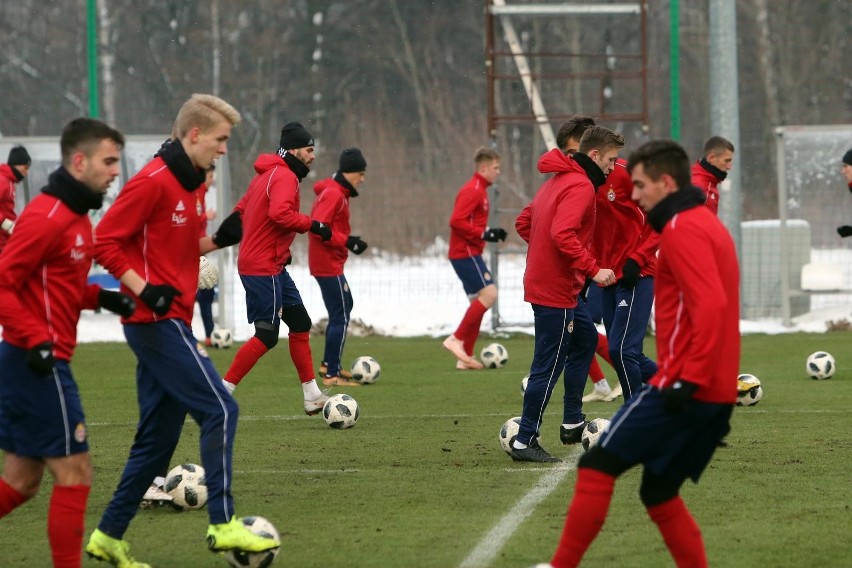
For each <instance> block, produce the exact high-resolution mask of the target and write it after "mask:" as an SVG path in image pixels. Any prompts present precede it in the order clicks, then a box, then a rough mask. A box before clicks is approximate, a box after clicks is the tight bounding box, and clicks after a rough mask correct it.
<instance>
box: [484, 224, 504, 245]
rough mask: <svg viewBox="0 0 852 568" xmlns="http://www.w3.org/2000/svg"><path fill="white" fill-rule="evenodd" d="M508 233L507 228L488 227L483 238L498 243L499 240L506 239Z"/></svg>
mask: <svg viewBox="0 0 852 568" xmlns="http://www.w3.org/2000/svg"><path fill="white" fill-rule="evenodd" d="M508 235H509V234H508V233H507V232H506V229H501V228H500V227H495V228H493V229H492V228H491V227H486V229H485V232H484V233H482V240H483V241H488V242H489V243H496V242H497V241H505V240H506V237H507V236H508Z"/></svg>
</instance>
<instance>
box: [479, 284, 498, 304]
mask: <svg viewBox="0 0 852 568" xmlns="http://www.w3.org/2000/svg"><path fill="white" fill-rule="evenodd" d="M477 299H478V300H479V301H480V302H481V303H482V305H483V306H485V307H486V308H490V307H491V306H493V305H494V302H496V301H497V286H495V285H494V284H489V285H488V286H486V287H485V288H483V289H482V290H480V291H479V294H477Z"/></svg>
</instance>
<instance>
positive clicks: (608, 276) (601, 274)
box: [592, 268, 615, 286]
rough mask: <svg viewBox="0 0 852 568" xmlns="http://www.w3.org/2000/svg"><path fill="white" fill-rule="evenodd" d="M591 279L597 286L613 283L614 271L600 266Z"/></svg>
mask: <svg viewBox="0 0 852 568" xmlns="http://www.w3.org/2000/svg"><path fill="white" fill-rule="evenodd" d="M592 280H594V281H595V283H596V284H597V285H598V286H610V285H611V284H615V272H613V271H612V270H610V269H609V268H601V269H600V270H598V273H597V274H595V275H594V276H593V277H592Z"/></svg>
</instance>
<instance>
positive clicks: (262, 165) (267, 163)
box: [254, 154, 286, 174]
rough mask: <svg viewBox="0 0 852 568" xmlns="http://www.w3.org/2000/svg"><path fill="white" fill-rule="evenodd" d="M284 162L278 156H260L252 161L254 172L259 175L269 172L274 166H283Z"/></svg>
mask: <svg viewBox="0 0 852 568" xmlns="http://www.w3.org/2000/svg"><path fill="white" fill-rule="evenodd" d="M284 165H286V164H285V163H284V160H283V159H282V158H281V156H279V155H278V154H261V155H260V156H258V157H257V160H255V161H254V171H256V172H257V173H259V174H262V173H263V172H266V171H269V170H271V169H272V168H274V167H275V166H284Z"/></svg>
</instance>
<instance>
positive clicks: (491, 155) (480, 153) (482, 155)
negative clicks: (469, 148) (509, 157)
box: [473, 146, 500, 165]
mask: <svg viewBox="0 0 852 568" xmlns="http://www.w3.org/2000/svg"><path fill="white" fill-rule="evenodd" d="M499 159H500V152H498V151H497V150H495V149H494V148H486V147H485V146H480V147H479V148H477V149H476V152H474V153H473V163H474V164H476V165H479V164H481V163H482V162H494V161H497V160H499Z"/></svg>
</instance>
